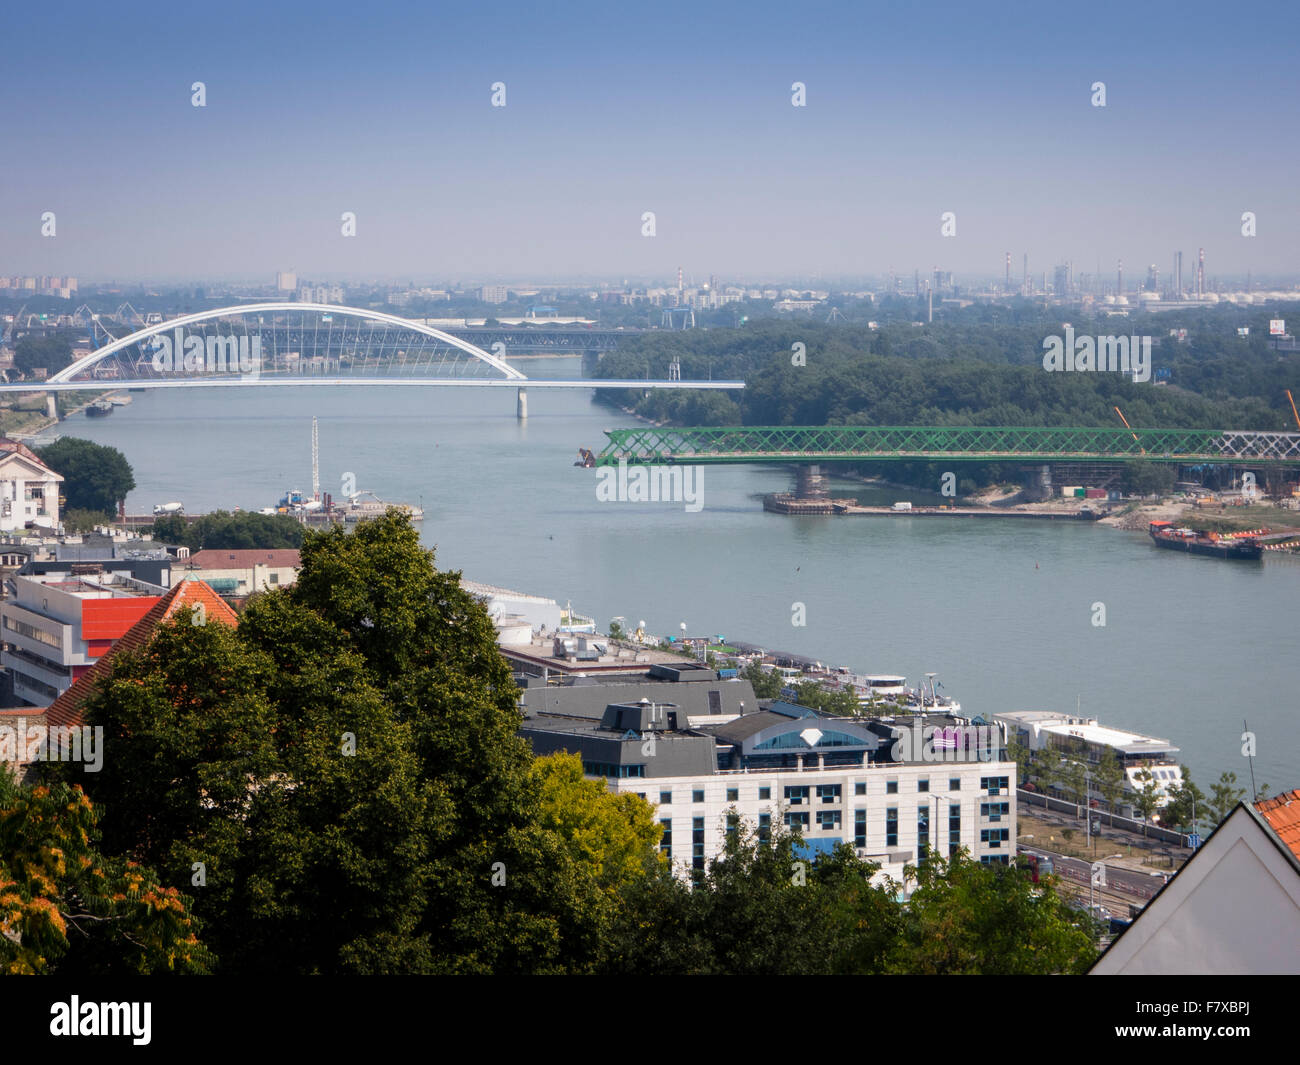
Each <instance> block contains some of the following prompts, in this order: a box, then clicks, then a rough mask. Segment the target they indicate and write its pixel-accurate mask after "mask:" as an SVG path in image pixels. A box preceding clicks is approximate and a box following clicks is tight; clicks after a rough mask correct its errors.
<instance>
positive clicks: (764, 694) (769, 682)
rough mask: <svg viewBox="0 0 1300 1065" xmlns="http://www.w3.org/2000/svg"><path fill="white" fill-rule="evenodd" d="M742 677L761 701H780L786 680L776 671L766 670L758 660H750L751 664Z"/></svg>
mask: <svg viewBox="0 0 1300 1065" xmlns="http://www.w3.org/2000/svg"><path fill="white" fill-rule="evenodd" d="M740 676H741V677H743V678H744V679H745V680H747V681H749V683H750V686H751V687H752V688H753V689H754V694H755V695H756V696H758V698H760V699H778V698H780V696H781V689H782V688H784V687H785V680H784V679H783V678H782V676H781V674H780V673H778V672H777V671H776V670H775V669H764V668H763V663H762V662H760V661H759V660H758V659H757V658H753V659H750V661H749V664H748V665H746V666H745V668H744V669H742V670H741V671H740Z"/></svg>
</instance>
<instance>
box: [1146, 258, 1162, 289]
mask: <svg viewBox="0 0 1300 1065" xmlns="http://www.w3.org/2000/svg"><path fill="white" fill-rule="evenodd" d="M1142 291H1144V292H1159V291H1160V271H1159V270H1157V269H1156V264H1155V263H1152V264H1151V265H1150V266H1148V267H1147V279H1146V284H1144V285H1143V286H1142Z"/></svg>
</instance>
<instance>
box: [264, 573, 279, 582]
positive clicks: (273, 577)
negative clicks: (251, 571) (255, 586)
mask: <svg viewBox="0 0 1300 1065" xmlns="http://www.w3.org/2000/svg"><path fill="white" fill-rule="evenodd" d="M266 579H267V580H268V581H270V582H271V583H272V584H279V583H280V575H279V574H278V573H272V574H271V575H270V576H268V577H267V578H266Z"/></svg>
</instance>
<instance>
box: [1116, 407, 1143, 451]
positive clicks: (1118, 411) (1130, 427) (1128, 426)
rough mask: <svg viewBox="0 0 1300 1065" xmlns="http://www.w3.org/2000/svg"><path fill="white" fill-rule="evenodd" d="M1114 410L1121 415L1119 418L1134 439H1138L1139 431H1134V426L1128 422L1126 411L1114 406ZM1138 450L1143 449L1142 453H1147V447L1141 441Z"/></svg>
mask: <svg viewBox="0 0 1300 1065" xmlns="http://www.w3.org/2000/svg"><path fill="white" fill-rule="evenodd" d="M1114 410H1115V413H1116V414H1118V415H1119V420H1120V421H1122V422H1123V423H1124V428H1125V429H1127V430H1128V431H1129V432H1130V433H1132V434H1133V439H1134V440H1137V438H1138V435H1137V433H1134V432H1133V426H1131V425H1129V423H1128V419H1127V418H1125V417H1124V412H1123V411H1122V410H1120V409H1119V408H1118V407H1116V408H1114ZM1138 450H1139V451H1141V452H1142V454H1144V455H1145V454H1146V453H1147V449H1146V448H1144V447H1143V446H1142V444H1141V441H1139V442H1138Z"/></svg>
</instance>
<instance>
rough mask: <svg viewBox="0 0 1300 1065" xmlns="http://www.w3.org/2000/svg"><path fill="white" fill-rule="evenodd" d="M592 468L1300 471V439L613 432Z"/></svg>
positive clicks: (961, 431) (1194, 432) (1210, 433)
mask: <svg viewBox="0 0 1300 1065" xmlns="http://www.w3.org/2000/svg"><path fill="white" fill-rule="evenodd" d="M605 435H606V436H607V437H609V443H608V444H606V446H605V448H604V450H602V451H601V453H600V454H599V455H598V456H597V458H596V465H598V466H616V465H618V463H619V462H620V460H621V461H625V462H627V463H629V464H640V465H656V464H659V463H673V462H684V463H691V464H704V463H708V464H723V463H757V462H777V463H820V462H845V461H850V462H851V461H858V462H862V461H889V460H900V461H901V460H908V459H910V460H943V461H951V462H1053V461H1093V462H1104V461H1106V460H1129V459H1138V458H1146V459H1148V460H1150V461H1152V462H1178V463H1189V464H1191V463H1198V462H1207V463H1224V462H1236V463H1248V464H1251V465H1261V466H1267V465H1288V464H1297V465H1300V433H1283V432H1246V431H1235V430H1226V429H1225V430H1220V429H1134V430H1132V431H1129V430H1127V429H1110V428H1105V429H1080V428H1012V427H1006V426H870V427H867V426H823V427H800V426H741V427H719V428H698V429H669V428H640V429H610V430H607V431H606V433H605Z"/></svg>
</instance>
